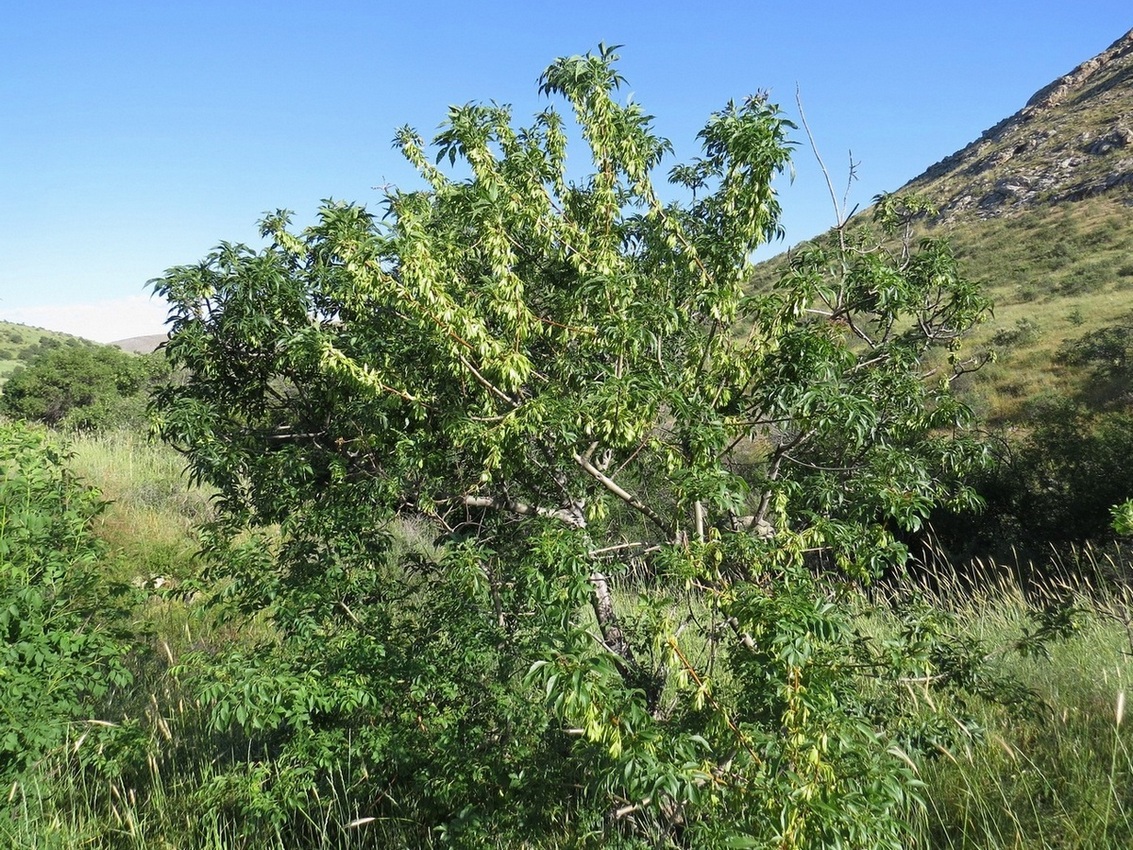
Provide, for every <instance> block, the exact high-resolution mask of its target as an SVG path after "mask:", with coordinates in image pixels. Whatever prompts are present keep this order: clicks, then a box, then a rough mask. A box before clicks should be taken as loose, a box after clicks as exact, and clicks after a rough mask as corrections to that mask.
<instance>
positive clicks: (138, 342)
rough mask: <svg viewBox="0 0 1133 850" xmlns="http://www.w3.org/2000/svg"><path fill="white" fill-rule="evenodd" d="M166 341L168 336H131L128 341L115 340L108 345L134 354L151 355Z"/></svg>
mask: <svg viewBox="0 0 1133 850" xmlns="http://www.w3.org/2000/svg"><path fill="white" fill-rule="evenodd" d="M167 339H169V336H168V334H149V335H148V336H132V337H130V338H129V339H119V340H115V341H114V342H112V343H110V344H111V345H113V346H116V347H118V348H121V349H122V350H123V351H130V352H133V353H134V354H152V353H153V352H154V351H157V347H158V346H159V345H161V344H162V343H163V342H165V341H166V340H167Z"/></svg>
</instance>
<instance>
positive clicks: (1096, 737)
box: [0, 434, 1133, 850]
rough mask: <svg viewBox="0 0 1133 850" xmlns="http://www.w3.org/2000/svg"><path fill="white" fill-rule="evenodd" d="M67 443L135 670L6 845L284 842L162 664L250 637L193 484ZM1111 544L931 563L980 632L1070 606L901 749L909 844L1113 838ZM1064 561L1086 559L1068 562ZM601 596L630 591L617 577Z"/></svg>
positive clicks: (1070, 843)
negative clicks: (1033, 565) (1048, 560)
mask: <svg viewBox="0 0 1133 850" xmlns="http://www.w3.org/2000/svg"><path fill="white" fill-rule="evenodd" d="M71 448H72V450H73V457H72V459H71V461H70V462H71V464H72V466H73V468H74V470H75V471H76V472H77V473H78V474H79V475H81V476H82V477H83V479H85V480H86V481H87V482H88V483H90V484H92V485H94V486H95V487H97V488H98V489H99V490H100V491H101V492H102V494H103V496H104V498H105V499H106V500H107V501H108V505H107V507H106V509H105V511H104V513H103V514H102V516H101V517H100V518H99V519H98V522H97V527H96V531H97V534H98V535H99V536H100V537H101V538H102V539H103V540H104V541H105V543H106V545H107V549H106V555H105V558H104V562H103V568H104V569H105V570H106V571H107V572H108V574H110V575H112V576H113V577H114V578H116V579H119V580H121V581H125V582H129V583H130V584H131V585H132V586H133V587H134V588H136V589H137V591H138V605H137V607H136V609H135V616H136V627H137V633H138V634H139V635H141V637H140V638H139V640H138V646H137V647H136V650H135V653H134V657H133V659H132V662H131V663H132V665H133V670H134V673H135V679H134V682H133V684H132V685H131V686H129V687H128V688H125V689H120V690H117V691H115V692H112V693H111V694H110V696H109V697H108V698H107V700H106V701H105V704H104V706H103V714H102V715H101V716H98V717H95V718H92V720H91V722H90V723H88V724H76V725H75V728H74V729H73V731H72V733H71V734H70V736H69V740H68V741H67V743H66V745H65V746H64V747H62V748H60V749H58V750H56V751H54V752H52V753H50V754H49V755H48V756H47V757H45V758H44V759H43V760H42V761H41V762H40V763H39V764H37V765H36V766H35V768H34V769H33V771H32V772H31V773H30V775H29V776H28V777H27V778H25V779H24V780H22V781H19V782H17V783H15V784H13V786H12V787H11V788H9V789H7V794H6V798H7V814H6V815H5V816H3V817H0V843H2V844H3V845H4V846H10V847H13V848H21V850H24V848H26V850H32V848H36V850H40V848H43V850H46V848H79V847H91V848H104V847H105V848H130V850H134V848H137V850H143V848H163V850H164V848H189V847H194V848H195V847H201V848H215V850H222V848H223V850H228V848H281V850H282V848H284V847H288V846H293V845H289V844H288V843H287V842H288V841H292V840H294V839H293V835H294V834H293V833H292V834H291V835H292V838H290V839H289V838H286V837H285V836H284V835H283V834H282V833H278V832H272V831H271V830H270V829H269V830H266V831H265V830H263V829H261V828H258V829H256V830H249V829H248V828H247V826H246V825H245V824H242V823H241V822H240V820H239V818H237V817H234V816H233V815H232V814H231V813H228V812H226V811H225V810H224V809H223V808H217V807H206V806H202V804H201V800H202V789H211V791H212V792H216V791H217V790H218V783H222V782H223V778H222V771H221V767H222V766H223V765H224V764H226V763H228V762H230V761H231V760H234V759H240V758H242V757H245V756H250V754H246V753H241V752H240V751H239V746H240V742H237V741H231V740H226V739H224V738H223V737H222V736H218V735H217V734H216V733H215V732H214V731H211V730H210V729H209V728H208V727H207V722H206V719H205V715H204V712H203V711H202V708H201V706H200V705H198V704H197V703H196V702H195V701H194V700H193V699H192V697H191V696H190V695H189V694H188V692H187V690H186V689H185V688H184V687H183V686H182V684H181V683H180V681H179V679H178V675H177V669H178V668H177V665H178V664H179V663H180V661H181V659H182V656H183V655H184V653H186V652H189V651H191V650H196V651H199V650H202V649H204V650H205V651H207V649H208V647H209V646H219V645H230V644H232V643H233V642H241V641H243V642H246V643H247V644H249V645H251V644H254V643H255V642H256V641H259V640H263V639H265V638H270V635H268V634H267V633H266V632H265V631H264V629H263V628H262V627H261V626H260V625H259V624H256V623H254V622H253V623H243V624H241V623H238V622H233V621H230V620H225V621H222V620H219V619H217V617H216V616H215V614H214V613H213V609H212V608H211V607H210V606H209V605H208V600H207V594H205V593H202V592H200V591H198V590H196V589H195V587H196V583H195V579H196V577H197V576H196V571H197V563H196V559H195V553H196V551H197V549H198V547H199V545H200V541H199V539H198V537H197V532H196V531H195V524H196V523H198V522H199V521H201V520H202V519H207V518H208V516H209V513H210V501H209V494H208V493H207V492H205V491H202V490H200V489H198V488H193V487H190V486H189V485H188V483H187V482H186V480H185V478H184V476H183V474H182V470H181V466H182V465H181V461H180V459H179V457H178V456H177V455H176V454H175V453H173V452H172V451H171V450H170V449H168V448H166V447H164V446H160V445H155V444H152V443H150V442H148V441H147V440H145V439H144V438H142V437H140V436H137V435H133V434H109V435H103V436H78V437H75V438H74V439H73V440H72V441H71ZM1129 557H1130V554H1129V553H1128V552H1125V551H1122V550H1120V549H1114V550H1112V551H1108V552H1104V553H1102V552H1093V551H1087V552H1084V553H1080V558H1079V561H1078V562H1077V563H1075V564H1073V565H1071V564H1066V563H1060V564H1054V565H1041V566H1044V567H1046V568H1047V569H1046V570H1045V572H1046V578H1044V579H1041V580H1039V581H1038V582H1028V583H1027V586H1026V587H1025V588H1024V587H1022V586H1021V585H1020V583H1019V582H1018V581H1016V580H1015V578H1014V577H1013V576H1014V575H1015V574H1016V570H1015V569H1013V568H1009V567H1006V566H999V565H994V564H981V565H976V566H975V567H974V568H973V570H974V572H973V570H969V571H968V575H969V576H972V575H978V576H980V578H979V579H978V580H974V579H971V578H969V580H967V581H965V583H964V584H963V586H961V585H960V584H959V583H958V582H957V581H953V580H947V579H942V580H941V581H939V582H937V583H936V586H935V589H934V590H933V591H932V593H933V601H934V602H935V603H937V604H939V605H941V606H944V607H945V608H948V609H950V610H951V611H952V612H953V613H954V614H955V616H956V617H957V619H958V621H959V622H961V623H963V624H964V629H965V632H966V633H967V634H969V635H970V636H972V637H974V638H978V639H980V640H982V641H986V642H988V643H991V644H993V645H994V644H1004V645H1005V644H1007V643H1009V642H1011V641H1014V640H1017V639H1018V637H1019V634H1020V630H1021V629H1022V628H1023V625H1022V624H1023V622H1024V619H1025V618H1024V612H1025V611H1026V610H1027V609H1028V607H1030V608H1032V609H1033V608H1034V607H1035V606H1036V605H1038V606H1040V607H1041V606H1042V605H1043V604H1044V602H1045V601H1050V602H1052V603H1053V602H1055V601H1058V600H1065V599H1066V598H1068V597H1071V598H1073V599H1074V600H1075V602H1076V605H1077V610H1078V616H1077V620H1076V629H1075V631H1074V633H1073V634H1072V635H1071V636H1070V637H1069V638H1068V639H1066V640H1064V641H1061V642H1059V643H1056V644H1055V645H1054V646H1053V647H1052V651H1051V653H1050V655H1049V657H1043V656H1037V657H1033V658H1027V659H1024V660H1018V659H1016V660H1007V659H1008V656H1007V655H1005V656H1004V659H1005V660H1004V663H1005V664H1010V665H1012V670H1013V672H1014V673H1016V674H1017V675H1018V677H1019V678H1020V679H1021V680H1022V681H1023V682H1024V683H1025V684H1026V685H1027V687H1028V688H1029V689H1031V691H1032V692H1033V695H1034V700H1033V701H1032V702H1029V703H1028V704H1027V706H1026V707H1025V709H1023V710H1020V711H1010V710H1007V709H1004V708H1002V707H1000V708H993V707H991V706H990V705H989V706H988V707H987V708H986V710H985V711H984V712H983V716H982V723H983V731H982V733H980V734H976V735H973V736H970V737H968V738H967V739H966V740H965V741H964V743H963V745H962V746H960V747H956V748H953V749H952V750H948V751H945V750H941V751H940V752H939V753H938V755H937V756H936V757H935V758H932V759H930V760H928V761H927V762H926V763H920V764H918V765H917V766H916V767H917V772H918V775H919V779H920V781H921V782H922V783H923V785H922V786H921V787H920V789H919V795H920V802H919V803H916V804H913V805H911V806H910V808H909V811H908V812H907V817H908V818H909V820H910V821H911V822H912V824H913V826H914V834H915V836H916V837H915V840H914V843H913V844H911V845H910V846H917V847H925V848H930V847H931V848H938V847H939V848H957V849H959V848H971V850H977V848H979V850H997V848H1004V850H1006V848H1044V849H1045V848H1052V849H1053V848H1083V850H1084V849H1085V848H1092V849H1093V848H1096V849H1097V850H1105V848H1113V850H1118V848H1123V849H1124V848H1128V847H1130V846H1133V735H1131V732H1133V714H1130V715H1129V716H1127V712H1126V708H1125V705H1126V699H1127V697H1128V698H1130V699H1133V689H1131V686H1133V667H1131V662H1130V658H1131V652H1133V593H1131V592H1130V591H1129V590H1127V589H1123V588H1122V587H1121V586H1120V585H1118V584H1116V583H1111V582H1109V578H1111V577H1112V576H1114V575H1127V574H1128V571H1129V567H1130V564H1129V563H1128V562H1127V561H1126V560H1125V559H1127V558H1129ZM1071 567H1073V569H1071ZM1083 573H1087V574H1093V575H1092V576H1090V580H1088V581H1087V580H1085V579H1084V578H1082V574H1083ZM1059 575H1064V576H1067V578H1057V576H1059ZM1070 576H1078V577H1077V578H1071V577H1070ZM621 604H622V605H623V606H629V605H632V598H631V597H629V596H628V595H624V594H623V596H622V597H621ZM882 610H883V609H882ZM869 616H871V617H874V618H875V622H874V624H873V626H874V627H875V628H876V629H877V630H882V631H883V630H885V629H887V628H890V627H891V624H890V623H887V622H885V618H884V616H883V615H881V614H878V613H877V611H876V610H875V611H873V612H872V613H871V614H870V615H869ZM916 687H917V685H916V683H915V682H910V683H909V688H910V689H911V690H915V689H916ZM1130 711H1131V712H1133V706H1130ZM226 747H227V749H226ZM78 754H82V755H84V756H86V758H85V759H82V760H80V759H78V758H77V756H78ZM250 769H255V766H254V764H253V765H250ZM318 802H319V803H320V805H317V806H316V805H312V807H311V812H312V817H311V823H309V824H307V830H306V833H305V834H307V835H309V836H310V844H309V845H308V846H312V847H314V846H318V847H342V848H346V847H397V846H403V845H405V844H407V843H409V841H410V840H411V839H410V838H409V836H415V837H414V838H413V839H412V840H413V841H414V843H417V842H418V841H419V839H420V836H419V835H418V834H416V833H414V831H413V829H412V812H407V813H406V821H407V823H408V824H409V826H407V825H406V824H403V823H391V822H366V823H359V822H357V821H356V820H351V815H350V814H349V813H350V812H351V811H355V810H356V809H355V808H354V807H353V806H352V805H350V803H353V802H355V801H347V800H345V799H342V800H338V801H331V803H332V804H331V805H330V806H326V805H322V804H324V803H326V801H318ZM316 812H318V813H319V814H314V813H316ZM328 813H329V814H328ZM336 813H339V814H338V815H336ZM533 846H534V845H533ZM540 846H542V845H540ZM563 846H567V845H563Z"/></svg>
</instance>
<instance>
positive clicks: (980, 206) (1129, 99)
mask: <svg viewBox="0 0 1133 850" xmlns="http://www.w3.org/2000/svg"><path fill="white" fill-rule="evenodd" d="M1130 186H1133V30H1130V31H1129V32H1128V33H1126V34H1125V35H1124V36H1122V37H1121V38H1119V39H1118V40H1117V41H1115V42H1114V43H1113V44H1112V45H1111V46H1110V47H1109V48H1108V49H1107V50H1105V51H1104V52H1102V53H1100V54H1099V55H1097V56H1095V57H1094V58H1093V59H1090V60H1089V61H1087V62H1083V63H1082V64H1081V65H1079V66H1078V67H1077V68H1075V69H1074V70H1073V71H1071V72H1070V73H1068V74H1066V75H1065V76H1062V77H1059V78H1058V79H1057V80H1055V81H1054V82H1052V83H1050V84H1049V85H1047V86H1044V87H1043V88H1042V89H1040V90H1039V91H1038V92H1036V93H1035V95H1034V96H1033V97H1032V98H1031V99H1030V100H1029V101H1028V102H1027V105H1026V106H1024V107H1023V108H1022V109H1021V110H1019V111H1018V112H1016V113H1015V114H1014V115H1012V116H1011V117H1009V118H1006V119H1004V120H1003V121H1001V122H999V123H998V124H996V125H995V126H994V127H992V128H991V129H990V130H987V131H986V132H985V133H984V134H983V135H982V136H980V137H979V138H978V139H977V140H976V141H974V142H972V143H971V144H970V145H968V146H967V147H965V148H964V149H963V150H961V151H958V152H957V153H954V154H952V155H951V156H949V157H947V158H946V159H944V160H942V161H941V162H938V163H937V164H936V165H934V166H932V167H931V168H929V169H928V170H927V171H925V172H924V174H921V175H920V176H919V177H917V178H916V179H914V180H912V181H911V182H910V183H909V184H908V186H907V187H906V188H907V189H910V190H915V191H923V192H926V193H927V194H929V195H931V196H933V197H934V198H936V199H937V201H938V203H939V206H940V209H941V213H942V220H943V221H945V222H947V221H950V220H955V219H956V218H957V217H959V216H964V215H974V216H977V217H980V218H991V217H996V216H1000V215H1004V214H1008V213H1012V212H1019V211H1021V210H1024V209H1027V208H1034V207H1037V206H1043V205H1050V204H1057V203H1062V202H1068V201H1078V200H1082V199H1084V198H1089V197H1093V196H1096V195H1101V194H1105V193H1109V192H1113V191H1115V190H1122V189H1127V188H1128V187H1130Z"/></svg>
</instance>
